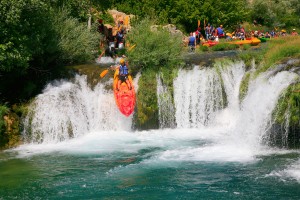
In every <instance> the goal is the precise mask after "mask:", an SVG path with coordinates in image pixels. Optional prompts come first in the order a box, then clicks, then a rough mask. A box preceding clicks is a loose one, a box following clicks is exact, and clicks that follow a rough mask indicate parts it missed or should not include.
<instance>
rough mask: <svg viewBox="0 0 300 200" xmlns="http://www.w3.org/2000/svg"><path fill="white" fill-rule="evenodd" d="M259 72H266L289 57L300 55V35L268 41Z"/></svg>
mask: <svg viewBox="0 0 300 200" xmlns="http://www.w3.org/2000/svg"><path fill="white" fill-rule="evenodd" d="M268 43H269V44H268V46H267V48H266V49H265V50H264V51H263V60H262V62H261V65H260V67H259V69H258V71H257V73H261V72H264V71H266V70H268V69H269V68H270V67H273V66H275V64H279V63H280V61H282V60H284V59H285V58H288V57H300V37H299V36H288V37H281V38H275V39H272V40H270V41H268Z"/></svg>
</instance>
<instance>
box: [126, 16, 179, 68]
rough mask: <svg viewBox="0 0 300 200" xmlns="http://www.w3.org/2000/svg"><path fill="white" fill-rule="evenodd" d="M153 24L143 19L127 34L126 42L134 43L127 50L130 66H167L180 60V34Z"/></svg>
mask: <svg viewBox="0 0 300 200" xmlns="http://www.w3.org/2000/svg"><path fill="white" fill-rule="evenodd" d="M153 25H154V24H153V22H151V21H150V20H149V19H144V20H142V21H140V22H138V23H137V24H135V26H134V29H133V30H132V31H131V32H129V34H128V35H127V40H128V42H129V43H130V44H131V45H136V46H135V47H134V49H133V50H131V51H129V52H128V56H129V58H130V63H131V64H132V66H141V67H143V68H149V67H151V68H158V67H168V66H170V65H173V64H175V63H178V62H179V61H180V54H181V48H182V45H181V44H182V36H181V35H179V34H171V33H169V32H168V30H166V29H165V28H162V27H159V26H153Z"/></svg>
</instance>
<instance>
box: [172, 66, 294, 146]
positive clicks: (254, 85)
mask: <svg viewBox="0 0 300 200" xmlns="http://www.w3.org/2000/svg"><path fill="white" fill-rule="evenodd" d="M218 71H219V73H220V75H219V74H218ZM244 74H245V66H244V63H243V62H226V63H225V64H224V63H223V64H222V63H217V64H216V65H215V66H214V67H213V68H202V69H200V68H199V66H195V67H194V69H193V70H180V71H179V75H178V77H177V78H176V79H175V80H174V102H175V107H176V123H177V127H178V128H194V127H197V128H201V127H208V128H215V127H222V128H223V130H226V131H224V132H227V134H226V135H228V134H229V135H231V137H228V138H230V139H229V140H233V141H235V142H236V140H237V139H241V138H242V139H243V140H244V142H243V143H245V144H246V143H247V144H248V145H252V146H253V147H255V146H257V145H259V144H260V143H261V142H262V140H263V139H264V138H266V137H268V135H267V132H268V129H269V128H270V125H271V124H270V122H271V121H272V111H273V110H274V108H275V106H276V103H277V101H278V98H279V96H280V94H281V93H282V91H283V90H284V89H285V88H286V87H288V86H289V85H290V84H291V83H292V82H293V81H294V80H295V79H296V78H297V77H299V76H298V75H297V74H295V73H292V72H286V71H284V72H279V73H277V74H276V75H275V76H270V73H269V72H266V73H264V74H262V75H260V76H259V77H258V78H256V79H255V80H253V81H251V82H250V86H249V90H248V93H247V95H246V97H245V98H244V100H243V101H242V102H239V101H240V100H239V88H240V84H241V81H242V78H243V76H244ZM222 88H224V90H225V94H223V91H222ZM223 95H225V97H224V96H223ZM224 99H226V100H227V106H226V107H225V106H224V105H225V102H224ZM228 138H227V139H228ZM239 142H240V141H239Z"/></svg>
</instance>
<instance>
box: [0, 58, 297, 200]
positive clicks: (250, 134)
mask: <svg viewBox="0 0 300 200" xmlns="http://www.w3.org/2000/svg"><path fill="white" fill-rule="evenodd" d="M247 73H248V72H247ZM244 75H245V66H244V64H243V63H242V62H232V63H231V62H228V63H226V64H224V63H223V64H222V63H217V64H215V66H213V67H211V68H200V67H199V66H195V67H194V69H193V70H184V69H182V70H180V71H179V74H178V77H177V78H176V79H175V80H174V82H173V85H174V99H173V100H172V99H171V96H172V95H171V94H170V92H169V91H168V90H167V87H166V86H165V85H164V84H163V81H162V79H161V77H160V76H158V77H157V81H158V84H157V85H158V88H157V94H158V101H159V102H158V103H159V109H160V115H161V116H160V120H161V127H163V128H164V129H163V130H162V129H159V130H150V131H132V130H131V129H130V127H131V120H132V119H131V118H126V117H124V116H122V115H121V114H120V112H119V111H118V109H117V107H116V105H115V102H114V99H113V94H112V92H111V91H107V90H105V84H98V85H97V86H96V87H95V88H94V89H93V90H92V89H90V88H89V87H88V85H87V83H86V78H85V76H76V77H75V81H73V82H70V81H60V82H57V83H52V84H49V85H48V87H47V88H46V89H45V91H44V93H43V94H41V95H39V96H38V97H37V98H36V100H35V101H34V102H33V103H32V105H31V106H30V108H29V109H30V112H29V113H28V116H27V118H26V120H25V122H24V125H25V133H24V135H26V136H27V138H28V140H27V141H28V142H39V143H41V142H42V143H41V144H25V145H21V146H20V147H18V148H16V149H14V150H13V152H8V156H6V155H4V156H3V155H2V154H1V153H0V179H1V180H2V179H3V180H6V181H5V182H4V181H2V182H0V199H1V198H2V197H7V198H4V199H16V198H18V199H30V198H32V197H34V198H36V199H68V198H69V199H76V198H77V199H86V198H89V199H105V198H109V199H122V198H124V197H126V198H129V199H142V198H145V195H147V197H148V198H149V199H174V197H177V198H179V199H181V198H182V199H253V198H257V199H298V198H299V196H300V192H299V182H300V178H299V177H300V172H299V171H300V170H299V169H300V167H299V166H300V164H299V163H300V161H299V157H300V156H299V155H300V152H299V151H298V152H297V151H288V150H279V149H275V148H272V147H268V146H267V145H264V143H262V141H263V140H265V139H266V140H267V138H268V137H269V135H268V134H269V133H270V132H269V131H268V129H269V127H270V126H271V124H272V120H271V119H272V111H273V110H274V108H275V105H276V103H277V101H278V98H279V96H280V94H281V93H282V91H283V90H284V89H285V88H286V87H287V86H288V85H289V84H291V83H293V81H294V80H295V79H296V78H299V76H298V75H297V74H295V73H293V72H288V71H282V72H278V73H276V74H275V73H274V74H273V75H272V76H270V74H269V73H268V72H267V73H263V74H261V75H260V76H258V77H257V78H255V79H251V81H250V82H249V87H248V92H247V94H246V96H245V97H244V99H243V100H241V101H240V100H239V87H240V84H241V80H242V77H243V76H244ZM136 80H137V77H135V81H136ZM107 84H108V85H111V80H110V81H109V82H107ZM135 84H136V83H135ZM135 88H137V87H135ZM171 102H174V107H172V106H171V105H169V104H172V103H171ZM174 108H175V110H174ZM165 113H167V115H165ZM170 113H175V114H174V116H173V118H172V117H170V116H169V114H170ZM168 120H170V121H168ZM174 121H175V122H176V126H177V128H174V129H168V127H171V122H173V123H174ZM70 138H73V139H70ZM60 141H63V142H60ZM15 155H16V156H15ZM7 157H8V158H7ZM10 157H12V158H13V159H11V158H10ZM15 158H16V159H15ZM16 166H18V167H16ZM2 177H4V178H5V179H4V178H2ZM16 180H17V181H16ZM297 181H298V182H297ZM16 183H18V184H16ZM15 188H17V189H15ZM274 191H276V192H274ZM253 194H255V196H253Z"/></svg>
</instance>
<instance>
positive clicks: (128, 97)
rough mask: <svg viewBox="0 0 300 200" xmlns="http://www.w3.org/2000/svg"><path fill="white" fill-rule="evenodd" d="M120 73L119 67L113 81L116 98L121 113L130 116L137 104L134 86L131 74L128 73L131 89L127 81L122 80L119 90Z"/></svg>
mask: <svg viewBox="0 0 300 200" xmlns="http://www.w3.org/2000/svg"><path fill="white" fill-rule="evenodd" d="M118 74H119V70H118V69H117V70H116V71H115V74H114V83H113V89H114V95H115V100H116V104H117V106H118V107H119V110H120V111H121V113H122V114H123V115H125V116H127V117H128V116H129V115H130V114H131V113H132V112H133V111H134V106H135V91H134V86H133V83H132V78H131V76H130V75H128V80H129V82H130V84H131V87H132V88H131V90H130V89H129V88H128V86H127V84H126V82H122V83H121V85H120V88H119V90H117V86H118V81H119V76H118Z"/></svg>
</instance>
